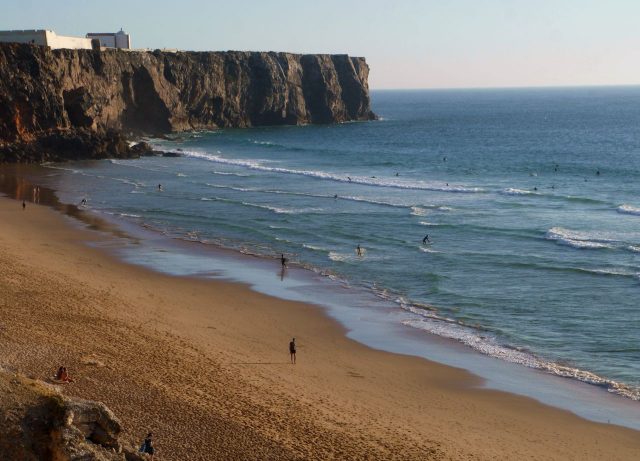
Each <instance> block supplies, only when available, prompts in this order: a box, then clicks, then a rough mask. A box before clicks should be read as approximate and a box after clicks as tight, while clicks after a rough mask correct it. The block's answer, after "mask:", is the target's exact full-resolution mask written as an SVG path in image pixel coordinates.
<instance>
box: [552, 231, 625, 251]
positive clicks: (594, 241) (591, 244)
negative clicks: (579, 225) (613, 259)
mask: <svg viewBox="0 0 640 461" xmlns="http://www.w3.org/2000/svg"><path fill="white" fill-rule="evenodd" d="M545 238H546V239H547V240H555V241H556V242H558V243H559V244H561V245H568V246H570V247H573V248H578V249H603V248H615V246H614V245H613V242H615V240H613V239H609V238H604V237H598V236H595V235H593V234H589V233H586V232H579V231H572V230H568V229H564V228H562V227H553V228H551V229H549V231H547V234H546V236H545Z"/></svg>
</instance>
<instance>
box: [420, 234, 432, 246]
mask: <svg viewBox="0 0 640 461" xmlns="http://www.w3.org/2000/svg"><path fill="white" fill-rule="evenodd" d="M427 242H429V243H431V240H429V234H427V235H425V236H424V238H423V239H422V244H423V245H426V244H427Z"/></svg>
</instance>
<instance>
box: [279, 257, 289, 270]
mask: <svg viewBox="0 0 640 461" xmlns="http://www.w3.org/2000/svg"><path fill="white" fill-rule="evenodd" d="M280 264H282V268H283V269H284V268H285V267H287V258H285V257H284V253H282V254H281V255H280Z"/></svg>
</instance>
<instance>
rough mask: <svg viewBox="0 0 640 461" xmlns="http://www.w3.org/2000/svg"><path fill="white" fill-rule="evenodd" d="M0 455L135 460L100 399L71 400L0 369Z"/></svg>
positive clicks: (26, 460) (64, 460)
mask: <svg viewBox="0 0 640 461" xmlns="http://www.w3.org/2000/svg"><path fill="white" fill-rule="evenodd" d="M0 423H1V425H2V426H1V427H2V429H1V430H0V459H6V460H24V461H31V460H33V461H36V460H37V461H39V460H54V461H80V460H83V461H91V460H96V461H116V460H117V461H135V460H144V459H145V458H144V457H142V456H141V455H139V454H138V453H136V451H135V450H134V449H133V448H130V447H123V445H122V443H121V442H120V441H119V439H118V438H119V436H120V432H121V425H120V422H119V421H118V419H117V418H116V417H115V415H114V414H113V413H112V412H111V410H109V409H108V408H107V407H106V406H105V405H104V404H102V403H99V402H92V401H87V400H80V399H71V398H67V397H64V396H63V395H62V394H60V393H59V392H58V391H57V390H56V389H55V387H53V386H50V385H47V384H44V383H42V382H40V381H35V380H32V379H27V378H24V377H21V376H17V375H13V374H10V373H5V372H0Z"/></svg>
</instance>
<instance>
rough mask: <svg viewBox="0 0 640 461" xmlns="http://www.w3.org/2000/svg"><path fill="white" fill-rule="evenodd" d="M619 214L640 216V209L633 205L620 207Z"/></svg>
mask: <svg viewBox="0 0 640 461" xmlns="http://www.w3.org/2000/svg"><path fill="white" fill-rule="evenodd" d="M617 210H618V213H624V214H632V215H636V216H640V208H638V207H634V206H632V205H620V206H619V207H618V208H617Z"/></svg>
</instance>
